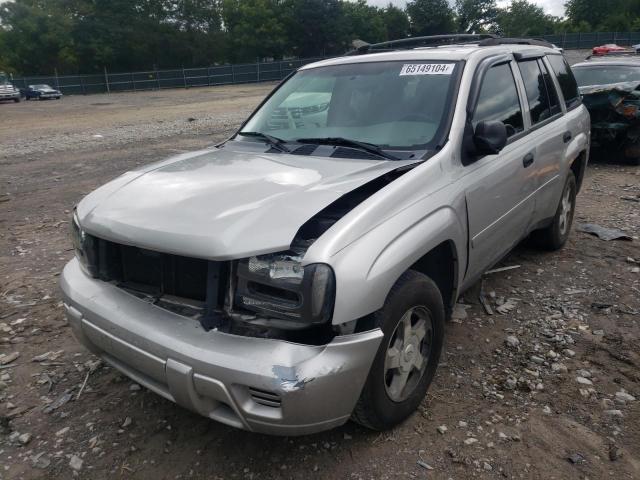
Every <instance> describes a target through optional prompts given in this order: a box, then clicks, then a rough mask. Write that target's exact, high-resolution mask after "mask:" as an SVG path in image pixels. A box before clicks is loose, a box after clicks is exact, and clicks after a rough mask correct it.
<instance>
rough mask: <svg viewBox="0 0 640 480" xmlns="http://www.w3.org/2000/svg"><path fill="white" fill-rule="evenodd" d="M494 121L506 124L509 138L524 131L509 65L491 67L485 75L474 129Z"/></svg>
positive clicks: (474, 118) (518, 100)
mask: <svg viewBox="0 0 640 480" xmlns="http://www.w3.org/2000/svg"><path fill="white" fill-rule="evenodd" d="M492 120H498V121H501V122H502V123H504V124H505V125H506V126H507V134H508V135H509V136H512V135H515V134H516V133H518V132H521V131H522V130H523V129H524V122H523V120H522V108H521V107H520V99H519V97H518V89H517V88H516V83H515V80H514V78H513V72H512V71H511V68H510V67H509V64H508V63H503V64H501V65H495V66H493V67H491V68H490V69H489V71H488V72H487V74H486V75H485V77H484V80H483V82H482V87H481V88H480V94H479V96H478V103H477V105H476V109H475V112H474V114H473V120H472V124H473V128H475V127H476V125H477V124H478V123H479V122H482V121H492Z"/></svg>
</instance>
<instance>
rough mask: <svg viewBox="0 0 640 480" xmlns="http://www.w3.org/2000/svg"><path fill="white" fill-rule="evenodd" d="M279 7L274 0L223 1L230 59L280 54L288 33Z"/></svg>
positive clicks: (258, 57) (250, 59)
mask: <svg viewBox="0 0 640 480" xmlns="http://www.w3.org/2000/svg"><path fill="white" fill-rule="evenodd" d="M280 7H281V4H280V2H278V1H277V0H222V18H223V23H224V25H225V27H226V32H227V35H228V36H229V38H228V41H227V46H228V49H227V58H228V59H229V60H230V61H232V62H238V61H240V62H255V61H256V60H257V59H266V58H281V57H282V55H283V54H284V53H285V51H286V48H285V47H286V43H287V34H286V28H285V24H284V22H283V19H282V13H283V11H282V9H281V8H280Z"/></svg>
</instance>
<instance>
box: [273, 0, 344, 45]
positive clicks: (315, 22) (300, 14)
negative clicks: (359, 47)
mask: <svg viewBox="0 0 640 480" xmlns="http://www.w3.org/2000/svg"><path fill="white" fill-rule="evenodd" d="M282 18H283V22H284V24H285V31H286V35H287V47H288V48H287V53H289V54H292V55H297V56H300V57H316V56H324V55H331V54H334V53H339V52H342V51H343V49H344V43H345V42H346V39H345V32H344V22H343V18H342V4H341V2H340V1H339V0H285V3H284V4H283V5H282Z"/></svg>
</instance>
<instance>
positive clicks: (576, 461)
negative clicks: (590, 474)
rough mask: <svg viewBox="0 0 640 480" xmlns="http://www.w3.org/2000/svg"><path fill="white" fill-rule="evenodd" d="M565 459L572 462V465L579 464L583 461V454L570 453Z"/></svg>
mask: <svg viewBox="0 0 640 480" xmlns="http://www.w3.org/2000/svg"><path fill="white" fill-rule="evenodd" d="M567 460H569V462H571V463H573V464H574V465H580V464H582V463H584V462H585V458H584V456H582V455H580V454H579V453H572V454H571V455H569V456H568V457H567Z"/></svg>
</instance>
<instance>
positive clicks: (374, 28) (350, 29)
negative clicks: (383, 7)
mask: <svg viewBox="0 0 640 480" xmlns="http://www.w3.org/2000/svg"><path fill="white" fill-rule="evenodd" d="M342 15H343V17H342V18H343V22H344V29H345V33H346V39H347V41H348V42H349V43H351V41H352V40H355V39H361V40H364V41H366V42H369V43H376V42H382V41H383V40H385V39H386V37H387V32H386V27H385V24H384V18H383V15H382V13H381V11H380V10H379V9H377V8H376V7H372V6H370V5H368V4H367V2H366V0H356V1H353V2H351V1H344V2H342Z"/></svg>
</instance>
